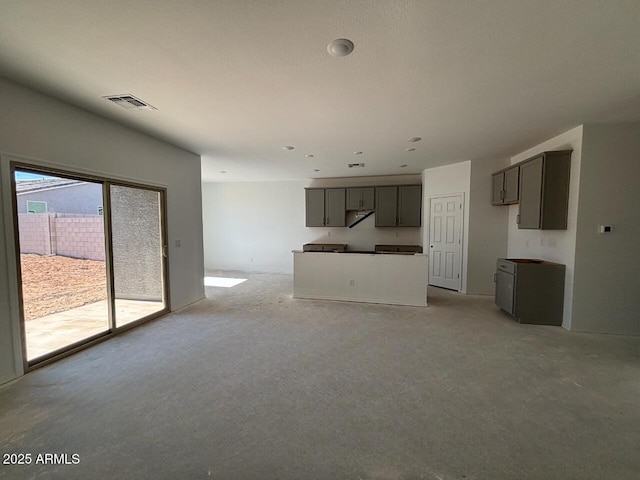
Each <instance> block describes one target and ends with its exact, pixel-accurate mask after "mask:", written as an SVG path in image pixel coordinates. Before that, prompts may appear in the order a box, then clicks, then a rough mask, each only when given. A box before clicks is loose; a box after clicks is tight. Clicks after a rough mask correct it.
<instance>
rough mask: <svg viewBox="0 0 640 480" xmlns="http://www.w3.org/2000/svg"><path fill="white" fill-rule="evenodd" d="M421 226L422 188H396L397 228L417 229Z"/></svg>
mask: <svg viewBox="0 0 640 480" xmlns="http://www.w3.org/2000/svg"><path fill="white" fill-rule="evenodd" d="M421 224H422V186H420V185H402V186H400V187H398V226H399V227H419V226H420V225H421Z"/></svg>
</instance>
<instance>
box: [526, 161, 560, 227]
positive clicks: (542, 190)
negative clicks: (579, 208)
mask: <svg viewBox="0 0 640 480" xmlns="http://www.w3.org/2000/svg"><path fill="white" fill-rule="evenodd" d="M570 167H571V150H564V151H558V152H544V153H542V154H540V155H538V156H536V157H533V158H530V159H528V160H526V161H524V162H522V163H521V164H520V211H519V214H518V220H517V222H518V228H521V229H527V228H528V229H542V230H566V228H567V213H568V210H569V170H570Z"/></svg>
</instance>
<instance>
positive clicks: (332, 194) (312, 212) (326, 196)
mask: <svg viewBox="0 0 640 480" xmlns="http://www.w3.org/2000/svg"><path fill="white" fill-rule="evenodd" d="M345 195H346V194H345V189H344V188H307V189H306V190H305V200H306V223H305V225H306V226H307V227H344V226H346V225H347V218H346V204H345V202H346V196H345Z"/></svg>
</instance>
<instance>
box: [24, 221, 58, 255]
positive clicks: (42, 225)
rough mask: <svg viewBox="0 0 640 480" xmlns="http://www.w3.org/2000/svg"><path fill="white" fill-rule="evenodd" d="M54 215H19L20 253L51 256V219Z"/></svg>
mask: <svg viewBox="0 0 640 480" xmlns="http://www.w3.org/2000/svg"><path fill="white" fill-rule="evenodd" d="M52 216H55V214H52V213H33V214H26V213H19V214H18V231H19V233H20V253H37V254H38V255H51V254H52V249H51V231H50V227H49V224H50V219H51V217H52Z"/></svg>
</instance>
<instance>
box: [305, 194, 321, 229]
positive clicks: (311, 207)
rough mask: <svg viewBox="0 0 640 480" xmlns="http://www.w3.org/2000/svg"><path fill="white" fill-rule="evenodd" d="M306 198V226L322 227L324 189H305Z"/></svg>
mask: <svg viewBox="0 0 640 480" xmlns="http://www.w3.org/2000/svg"><path fill="white" fill-rule="evenodd" d="M304 192H305V200H306V220H307V221H306V226H307V227H324V189H323V188H314V189H307V190H305V191H304Z"/></svg>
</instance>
